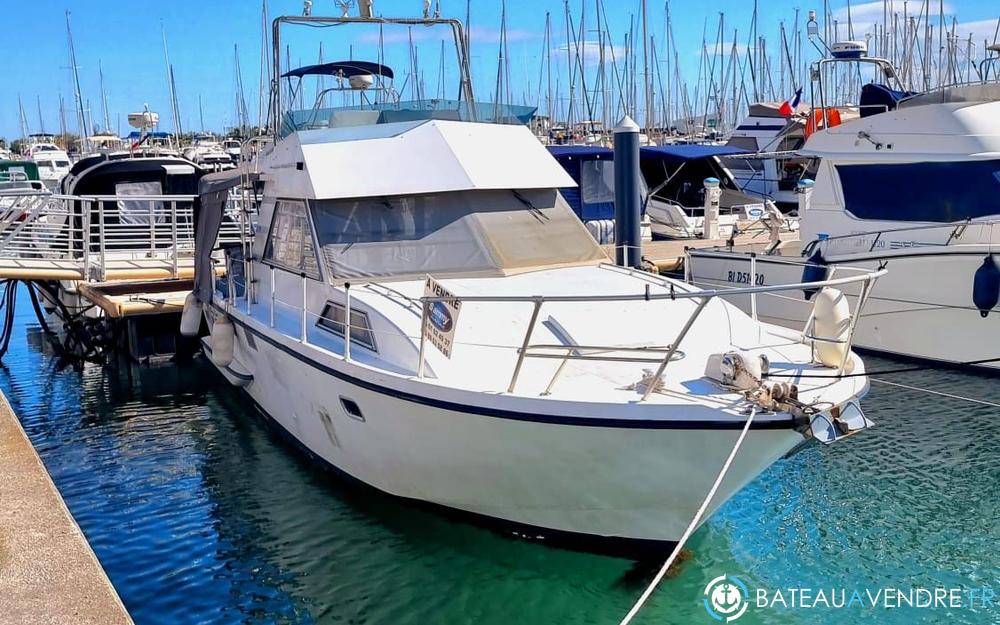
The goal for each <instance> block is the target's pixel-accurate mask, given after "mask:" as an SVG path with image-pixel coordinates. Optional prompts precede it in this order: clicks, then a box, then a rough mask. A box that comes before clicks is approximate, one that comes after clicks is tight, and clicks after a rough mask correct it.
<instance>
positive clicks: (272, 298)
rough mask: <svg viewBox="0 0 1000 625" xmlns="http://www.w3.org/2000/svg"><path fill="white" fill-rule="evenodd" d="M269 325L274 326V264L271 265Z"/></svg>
mask: <svg viewBox="0 0 1000 625" xmlns="http://www.w3.org/2000/svg"><path fill="white" fill-rule="evenodd" d="M268 325H269V326H270V327H272V328H273V327H274V265H271V308H270V311H269V319H268Z"/></svg>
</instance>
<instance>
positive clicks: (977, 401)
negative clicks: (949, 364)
mask: <svg viewBox="0 0 1000 625" xmlns="http://www.w3.org/2000/svg"><path fill="white" fill-rule="evenodd" d="M871 380H872V382H878V383H879V384H887V385H889V386H898V387H899V388H905V389H907V390H910V391H919V392H921V393H928V394H930V395H937V396H939V397H947V398H949V399H959V400H961V401H967V402H969V403H971V404H980V405H982V406H990V407H992V408H1000V403H995V402H991V401H986V400H985V399H975V398H973V397H963V396H962V395H953V394H951V393H942V392H941V391H932V390H931V389H929V388H920V387H918V386H910V385H909V384H900V383H899V382H889V381H888V380H877V379H875V378H872V379H871Z"/></svg>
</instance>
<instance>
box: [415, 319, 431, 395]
mask: <svg viewBox="0 0 1000 625" xmlns="http://www.w3.org/2000/svg"><path fill="white" fill-rule="evenodd" d="M430 308H431V303H430V302H428V301H427V300H424V301H423V307H422V309H421V312H420V355H419V356H417V358H418V359H419V360H417V377H418V378H422V377H424V354H425V353H426V350H427V318H428V315H429V314H430Z"/></svg>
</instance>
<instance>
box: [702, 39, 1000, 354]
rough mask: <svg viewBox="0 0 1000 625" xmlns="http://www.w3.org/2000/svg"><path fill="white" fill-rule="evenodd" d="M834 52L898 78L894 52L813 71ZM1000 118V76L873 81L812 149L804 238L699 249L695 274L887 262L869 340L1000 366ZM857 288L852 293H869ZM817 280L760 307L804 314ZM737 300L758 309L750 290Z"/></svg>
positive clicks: (878, 347)
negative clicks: (892, 84) (751, 247)
mask: <svg viewBox="0 0 1000 625" xmlns="http://www.w3.org/2000/svg"><path fill="white" fill-rule="evenodd" d="M834 63H847V64H852V65H857V64H867V65H869V66H872V65H874V66H875V67H877V68H879V71H881V72H882V73H883V74H884V76H885V78H886V80H887V81H888V80H892V79H894V77H895V73H894V71H893V70H892V68H891V66H890V65H889V63H888V62H887V61H884V60H882V59H875V58H867V57H862V58H857V59H847V58H842V59H838V58H831V59H825V60H823V61H821V62H819V63H818V64H817V65H816V66H814V68H813V75H814V76H816V77H818V78H820V79H822V77H825V76H828V75H832V74H833V72H832V71H830V70H829V67H828V66H829V65H830V64H834ZM854 71H856V70H854ZM847 75H850V74H847ZM817 86H818V87H819V88H818V90H816V93H818V94H823V93H824V92H828V91H829V90H824V88H823V85H822V80H820V82H819V83H818V84H817ZM825 97H827V96H822V95H821V97H820V100H818V102H820V108H819V109H817V110H818V111H820V114H822V115H829V114H830V113H832V112H833V111H834V110H836V109H834V108H833V107H824V106H823V105H822V102H823V98H825ZM895 98H900V99H899V101H898V102H897V101H895ZM855 108H856V109H857V107H855ZM843 117H844V118H846V115H845V116H843ZM837 118H838V119H840V118H841V116H840V115H839V114H838V115H837ZM998 119H1000V87H998V86H997V85H996V84H995V83H993V84H973V85H964V86H956V87H946V88H943V89H940V90H937V91H933V92H930V93H925V94H920V95H910V94H899V93H895V94H894V92H893V91H892V90H889V89H887V88H886V87H883V86H880V85H874V84H869V85H865V86H864V88H863V89H862V92H861V99H860V116H857V115H855V116H854V119H851V120H849V121H842V123H840V124H839V125H835V126H834V125H833V124H830V127H829V128H828V129H826V130H820V131H819V132H816V133H815V134H813V135H812V136H811V137H810V138H809V140H808V141H807V142H806V144H805V146H804V147H803V149H802V150H801V151H800V152H801V154H802V155H803V156H806V157H808V158H812V159H815V160H817V161H818V165H817V175H816V180H815V185H814V186H813V183H812V181H806V183H805V184H803V185H801V188H800V193H801V196H800V197H802V199H803V202H802V208H801V210H800V213H801V214H800V218H801V241H802V244H801V246H800V245H799V244H797V243H796V244H786V245H784V246H782V247H781V248H779V249H778V250H776V253H774V254H753V255H751V254H749V253H743V252H733V251H731V250H726V249H702V250H690V251H689V255H688V263H687V271H688V275H689V277H690V279H691V280H692V281H693V282H694V284H696V285H699V286H702V287H705V288H715V287H719V286H736V285H741V284H750V283H753V284H758V285H770V284H783V283H787V281H791V280H796V279H801V278H802V277H803V276H810V277H812V278H816V277H824V276H829V275H836V274H837V272H843V271H845V270H849V269H861V270H873V269H876V268H883V267H884V268H885V269H887V270H888V274H887V276H886V277H885V278H883V279H881V280H879V282H878V284H877V286H876V287H875V288H874V290H873V292H872V293H871V294H870V304H869V305H868V306H867V307H866V308H865V312H864V314H863V316H862V317H861V318H860V320H859V323H858V328H857V336H856V339H855V344H856V345H857V346H858V347H863V348H867V349H870V350H875V351H879V352H886V353H891V354H896V355H900V356H906V357H916V358H919V359H927V360H933V361H940V362H944V363H951V364H957V365H968V366H978V367H989V368H997V367H1000V360H998V359H1000V350H998V346H1000V309H998V308H997V307H996V304H997V299H998V290H1000V286H998V284H1000V278H998V275H1000V270H998V265H997V261H996V257H995V256H994V253H995V252H996V250H997V245H998V243H1000V226H998V221H1000V207H998V206H997V203H996V197H997V194H998V193H1000V157H998V155H1000V123H998V121H997V120H998ZM845 292H846V294H847V296H848V298H849V299H850V300H851V301H855V298H856V297H858V296H859V295H860V294H861V291H860V289H859V288H857V287H853V288H849V289H845ZM811 293H812V291H811V290H810V291H808V292H806V293H801V294H800V295H799V296H798V297H788V296H782V297H762V298H759V301H758V302H757V303H756V306H757V310H758V312H759V314H760V316H761V318H762V319H765V320H768V321H770V322H773V323H778V324H782V325H787V326H789V327H802V325H803V324H805V323H807V321H808V320H809V318H810V315H811V311H812V301H811V300H810V295H811ZM734 302H735V303H738V304H739V305H740V306H741V307H742V308H743V309H744V310H749V309H750V301H749V299H748V298H746V297H742V298H738V299H736V300H734Z"/></svg>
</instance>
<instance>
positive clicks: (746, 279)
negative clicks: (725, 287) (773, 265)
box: [726, 271, 764, 286]
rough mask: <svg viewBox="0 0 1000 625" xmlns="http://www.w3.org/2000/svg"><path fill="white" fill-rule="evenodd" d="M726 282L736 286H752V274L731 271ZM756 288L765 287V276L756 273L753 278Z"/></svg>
mask: <svg viewBox="0 0 1000 625" xmlns="http://www.w3.org/2000/svg"><path fill="white" fill-rule="evenodd" d="M726 280H727V281H729V282H732V283H734V284H750V272H749V271H730V272H728V275H727V277H726ZM753 285H754V286H764V274H762V273H755V274H754V276H753Z"/></svg>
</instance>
